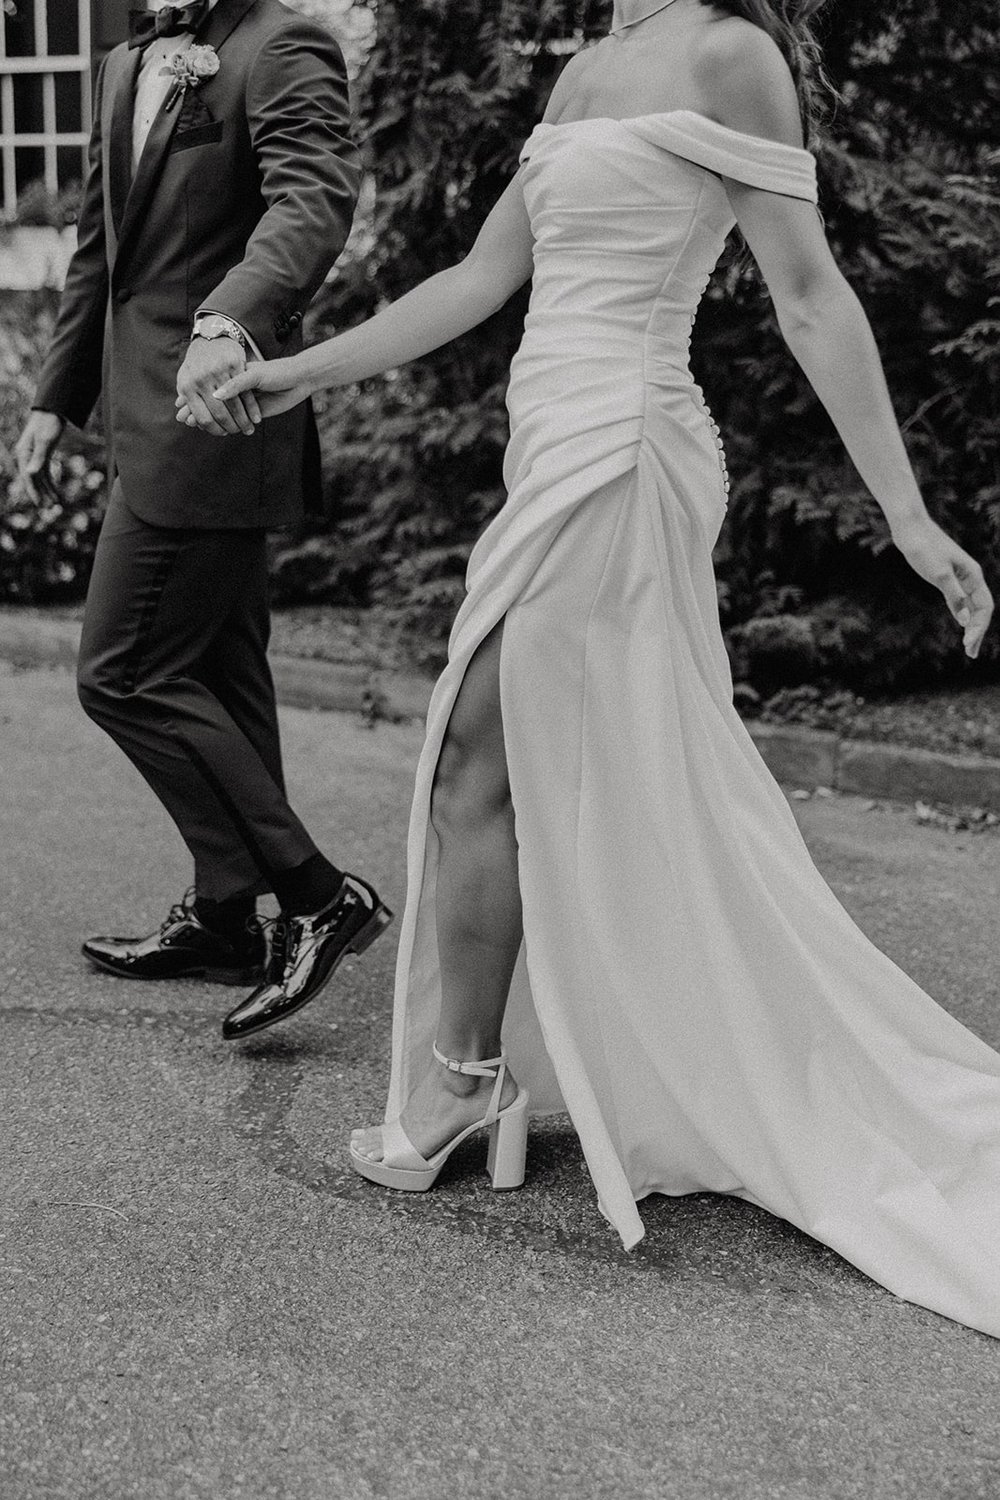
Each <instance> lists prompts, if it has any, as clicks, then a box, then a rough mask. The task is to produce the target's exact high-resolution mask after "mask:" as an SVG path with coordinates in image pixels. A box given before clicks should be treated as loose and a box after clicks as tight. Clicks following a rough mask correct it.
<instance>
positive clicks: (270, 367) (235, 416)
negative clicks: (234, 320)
mask: <svg viewBox="0 0 1000 1500" xmlns="http://www.w3.org/2000/svg"><path fill="white" fill-rule="evenodd" d="M294 360H295V356H294V355H293V356H292V357H291V358H289V359H270V360H267V361H266V362H265V361H262V360H254V361H252V362H251V363H250V364H247V362H246V355H245V354H244V352H243V349H242V347H241V346H240V344H239V343H238V341H237V340H236V339H229V338H215V339H203V338H194V339H192V341H191V343H190V344H189V345H188V351H187V354H186V355H185V357H184V362H183V364H182V365H181V367H180V369H179V370H178V372H177V400H176V402H175V403H174V404H175V405H176V407H177V412H176V416H177V420H178V422H183V423H184V425H185V426H187V427H197V428H200V430H201V431H202V432H209V433H211V434H212V435H213V437H230V436H232V435H234V434H236V433H243V434H244V436H246V437H251V436H252V435H253V433H254V432H255V431H256V429H257V427H258V426H259V425H260V423H261V421H262V420H263V419H264V417H273V416H277V414H278V413H279V412H283V411H288V410H290V408H291V407H293V406H297V405H298V404H299V402H300V401H304V400H305V399H306V397H307V396H308V395H309V394H310V392H309V389H308V388H307V386H306V385H305V383H304V382H303V380H302V379H301V376H300V375H299V374H298V370H297V368H296V367H295V364H294ZM258 393H259V394H258Z"/></svg>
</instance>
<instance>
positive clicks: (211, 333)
mask: <svg viewBox="0 0 1000 1500" xmlns="http://www.w3.org/2000/svg"><path fill="white" fill-rule="evenodd" d="M191 338H192V340H194V339H235V340H236V342H237V343H238V344H239V346H240V348H241V349H242V350H243V353H244V354H245V355H246V356H247V357H248V358H249V357H250V352H251V351H250V345H249V343H248V342H247V336H246V334H245V333H244V331H243V329H242V328H241V327H240V325H239V324H238V323H235V322H234V321H233V319H232V318H227V317H225V316H224V315H223V314H222V313H199V314H198V315H197V316H196V317H195V320H194V329H193V331H192V333H191Z"/></svg>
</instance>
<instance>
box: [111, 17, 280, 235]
mask: <svg viewBox="0 0 1000 1500" xmlns="http://www.w3.org/2000/svg"><path fill="white" fill-rule="evenodd" d="M256 4H257V0H219V3H218V5H216V6H215V8H214V10H213V11H212V13H211V15H210V16H209V18H208V20H207V21H206V22H205V25H204V26H203V27H202V29H201V30H200V31H199V32H198V34H197V36H196V37H195V43H196V45H198V46H201V47H214V48H215V50H216V52H218V51H219V49H220V48H221V47H222V45H223V43H224V42H225V41H226V38H227V37H228V36H229V34H230V32H231V31H233V30H234V28H235V27H236V26H238V25H239V23H240V21H242V19H243V17H244V16H245V15H246V13H247V11H248V10H251V9H252V7H253V6H254V5H256ZM133 55H134V56H135V59H136V61H135V63H133V64H132V66H131V67H129V66H128V65H126V70H125V76H126V77H127V78H129V80H130V81H129V82H128V84H127V86H126V82H125V77H123V79H122V82H121V83H120V84H119V88H118V93H117V94H116V96H115V113H114V124H113V127H112V144H111V150H112V156H113V160H114V158H115V157H116V156H117V154H118V153H124V159H125V161H126V163H127V165H128V166H129V167H130V166H131V154H132V112H133V109H134V99H135V80H136V77H137V75H138V60H139V56H140V52H139V49H138V48H136V49H135V51H134V54H133ZM203 87H204V85H203ZM180 114H181V109H180V105H179V104H175V105H174V107H173V109H170V110H168V109H167V108H166V106H165V103H164V105H161V107H160V109H159V110H158V111H157V114H156V117H155V119H154V120H153V123H152V126H151V127H150V131H149V135H148V136H147V137H146V144H145V145H144V146H143V149H142V155H141V156H140V158H139V161H138V163H137V165H136V171H135V177H134V178H133V179H132V185H131V187H130V188H129V189H128V192H127V197H126V199H125V201H124V204H123V207H122V211H121V220H120V227H119V231H118V253H119V256H120V255H121V252H122V248H123V246H124V244H125V241H126V240H127V239H128V237H129V235H130V234H131V233H132V232H133V230H134V229H135V226H136V224H137V223H138V221H139V219H140V217H141V214H142V210H143V208H144V207H145V205H146V202H147V199H148V198H149V195H150V193H151V192H152V190H153V188H154V187H155V186H156V181H157V179H158V177H159V175H160V169H161V167H162V166H163V161H164V158H165V156H166V154H167V149H168V147H169V145H170V138H171V136H172V135H173V133H174V131H175V130H176V128H177V121H178V119H179V118H180ZM115 180H116V175H115V172H114V170H113V171H112V179H111V181H112V205H114V202H115V199H114V187H115ZM127 180H128V179H127V177H126V178H125V181H126V182H127Z"/></svg>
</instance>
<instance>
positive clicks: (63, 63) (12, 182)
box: [0, 0, 91, 219]
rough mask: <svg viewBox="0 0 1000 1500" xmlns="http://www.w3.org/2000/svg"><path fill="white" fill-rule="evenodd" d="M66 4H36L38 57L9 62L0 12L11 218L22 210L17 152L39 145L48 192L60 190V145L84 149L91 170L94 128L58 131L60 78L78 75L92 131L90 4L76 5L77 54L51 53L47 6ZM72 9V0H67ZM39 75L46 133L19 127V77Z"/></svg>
mask: <svg viewBox="0 0 1000 1500" xmlns="http://www.w3.org/2000/svg"><path fill="white" fill-rule="evenodd" d="M49 3H51V4H53V5H56V4H60V5H64V4H66V3H67V0H33V4H34V11H35V55H34V56H33V57H8V56H7V45H6V42H7V36H6V17H5V16H4V15H3V11H2V8H0V160H2V162H3V214H4V217H5V218H7V219H12V218H13V217H14V215H15V213H16V211H17V199H18V193H19V191H20V189H21V188H22V187H23V186H24V185H25V184H24V183H20V184H19V183H18V180H17V148H18V147H19V146H40V147H41V148H42V150H43V152H44V160H45V170H44V174H43V176H44V182H45V186H46V187H47V188H48V190H49V192H51V193H57V192H58V191H59V186H60V184H59V170H58V159H57V155H56V153H57V150H58V148H59V147H60V146H78V147H79V148H80V172H81V177H82V175H83V173H84V171H85V169H86V161H87V143H88V141H89V139H90V131H89V129H83V130H73V131H65V130H63V131H59V130H57V129H56V74H57V73H76V74H78V75H79V78H80V121H81V124H82V125H84V126H89V123H90V112H91V84H90V63H91V58H90V49H91V29H90V3H91V0H76V3H77V14H78V26H79V31H78V38H79V45H80V50H79V52H78V53H76V54H75V55H74V54H66V55H62V56H58V55H55V56H53V55H50V54H49V41H48V36H49V27H48V5H49ZM68 3H70V4H72V0H68ZM24 73H36V74H41V78H42V129H41V130H40V131H21V132H19V131H18V130H17V129H16V127H15V122H14V78H15V76H16V75H18V74H24Z"/></svg>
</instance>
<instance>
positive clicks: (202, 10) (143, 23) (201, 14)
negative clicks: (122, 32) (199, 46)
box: [128, 0, 212, 47]
mask: <svg viewBox="0 0 1000 1500" xmlns="http://www.w3.org/2000/svg"><path fill="white" fill-rule="evenodd" d="M211 9H212V7H211V4H210V0H191V4H190V5H164V6H163V8H162V9H161V10H130V11H129V13H128V44H129V46H130V47H148V46H149V43H150V42H155V41H156V39H157V38H158V37H161V36H180V35H181V33H182V32H186V31H197V30H198V27H199V26H200V25H201V23H202V22H203V21H204V19H205V17H206V16H207V15H208V13H209V11H210V10H211Z"/></svg>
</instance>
